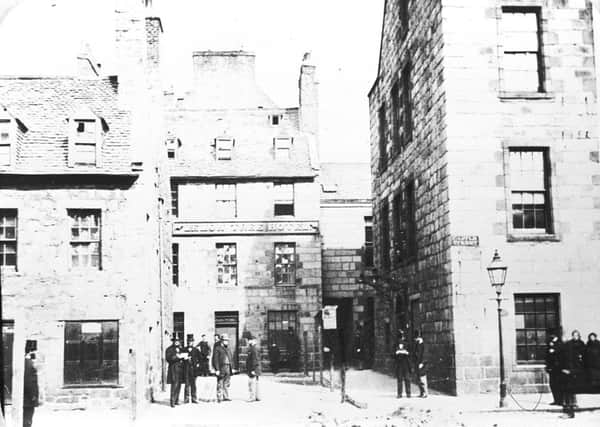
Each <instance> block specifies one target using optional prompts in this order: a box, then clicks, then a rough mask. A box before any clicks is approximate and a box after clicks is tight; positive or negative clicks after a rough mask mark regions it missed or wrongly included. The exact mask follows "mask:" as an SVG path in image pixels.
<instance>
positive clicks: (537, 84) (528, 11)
mask: <svg viewBox="0 0 600 427" xmlns="http://www.w3.org/2000/svg"><path fill="white" fill-rule="evenodd" d="M540 24H541V19H540V8H539V7H503V8H502V20H501V34H502V79H503V82H502V83H503V90H504V91H509V92H544V65H543V55H542V43H541V28H540Z"/></svg>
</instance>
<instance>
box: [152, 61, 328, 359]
mask: <svg viewBox="0 0 600 427" xmlns="http://www.w3.org/2000/svg"><path fill="white" fill-rule="evenodd" d="M193 67H194V86H193V89H192V90H191V91H190V92H189V93H187V94H186V95H185V96H184V97H183V98H179V99H177V100H175V99H173V97H172V95H170V94H167V96H166V98H165V99H166V101H165V102H166V103H167V107H166V109H167V112H166V115H167V126H166V131H167V134H166V140H167V144H166V147H165V148H164V152H163V160H162V162H161V165H162V166H161V169H162V171H163V172H162V175H163V176H164V177H165V178H166V179H168V181H169V182H170V189H165V191H166V193H167V194H166V197H165V199H166V200H170V207H171V212H170V215H169V216H168V218H166V222H165V225H166V233H167V234H168V235H170V237H171V248H172V252H171V255H170V257H168V258H169V260H170V263H169V264H170V265H171V266H172V269H171V272H172V280H173V285H174V305H173V319H174V327H175V332H176V333H177V334H179V335H180V336H181V337H184V336H186V335H187V334H194V336H195V337H196V339H197V338H198V337H199V335H200V334H206V336H207V337H209V339H210V340H212V336H213V333H228V335H229V336H230V339H231V341H232V342H231V345H232V347H233V349H234V355H235V359H236V361H235V363H236V364H238V363H239V361H240V360H239V359H242V358H243V356H244V355H245V351H244V347H245V345H246V342H247V341H246V339H247V338H248V337H249V335H250V334H251V335H254V336H256V337H258V338H259V340H260V343H261V348H262V352H263V356H264V357H265V361H266V360H267V359H266V355H267V347H268V346H269V345H272V344H273V343H275V344H277V345H278V346H279V348H280V351H281V358H282V365H283V366H284V367H285V366H286V364H287V365H293V364H294V361H293V356H292V357H290V354H289V353H290V351H289V350H290V348H291V347H290V346H292V347H293V346H295V345H297V341H296V344H292V343H291V341H294V340H300V341H301V342H302V349H303V350H302V353H303V354H304V353H306V356H307V358H308V359H307V360H308V361H309V362H310V361H311V360H312V359H311V358H312V357H313V353H314V344H315V339H314V332H315V315H316V314H317V312H318V311H319V309H320V307H321V237H320V234H319V184H318V182H317V180H316V177H317V175H318V162H317V156H316V153H317V150H318V147H317V145H316V144H317V105H318V99H317V83H316V81H315V67H314V66H312V65H310V64H309V63H308V62H306V60H305V62H304V63H303V64H302V66H301V70H300V77H299V91H300V93H299V107H294V108H281V107H278V106H277V105H275V103H274V102H273V101H272V100H271V99H270V98H269V97H268V96H267V95H266V94H265V93H264V92H263V90H262V89H261V88H260V87H258V85H257V83H256V80H255V56H254V54H252V53H248V52H244V51H225V52H220V51H219V52H217V51H202V52H195V53H194V54H193ZM290 328H291V330H292V331H293V336H294V338H293V339H291V340H290V337H289V336H288V329H290ZM304 337H306V339H305V338H304ZM305 344H306V345H307V346H305ZM266 366H268V364H266ZM288 367H289V368H296V367H298V366H288Z"/></svg>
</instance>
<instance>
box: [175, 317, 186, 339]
mask: <svg viewBox="0 0 600 427" xmlns="http://www.w3.org/2000/svg"><path fill="white" fill-rule="evenodd" d="M184 334H185V313H184V312H183V311H175V312H173V335H175V337H176V338H177V339H178V340H179V341H180V342H181V345H183V344H184V342H183V337H185V335H184Z"/></svg>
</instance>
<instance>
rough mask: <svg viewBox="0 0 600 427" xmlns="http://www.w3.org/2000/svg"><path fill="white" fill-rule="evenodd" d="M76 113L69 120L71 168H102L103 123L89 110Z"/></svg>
mask: <svg viewBox="0 0 600 427" xmlns="http://www.w3.org/2000/svg"><path fill="white" fill-rule="evenodd" d="M76 113H77V114H75V115H74V116H73V118H72V119H70V120H69V156H68V162H69V167H75V166H96V167H100V166H101V160H102V159H101V152H102V151H101V149H102V130H103V122H102V120H101V119H100V118H99V117H97V116H96V115H95V114H94V113H92V112H91V111H90V110H89V109H88V108H85V107H84V108H80V109H79V110H78V111H77V112H76ZM104 124H105V123H104ZM106 129H108V127H107V126H106ZM106 129H105V130H106Z"/></svg>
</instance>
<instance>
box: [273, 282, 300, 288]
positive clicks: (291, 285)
mask: <svg viewBox="0 0 600 427" xmlns="http://www.w3.org/2000/svg"><path fill="white" fill-rule="evenodd" d="M294 286H296V284H295V283H275V287H276V288H291V287H294Z"/></svg>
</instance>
